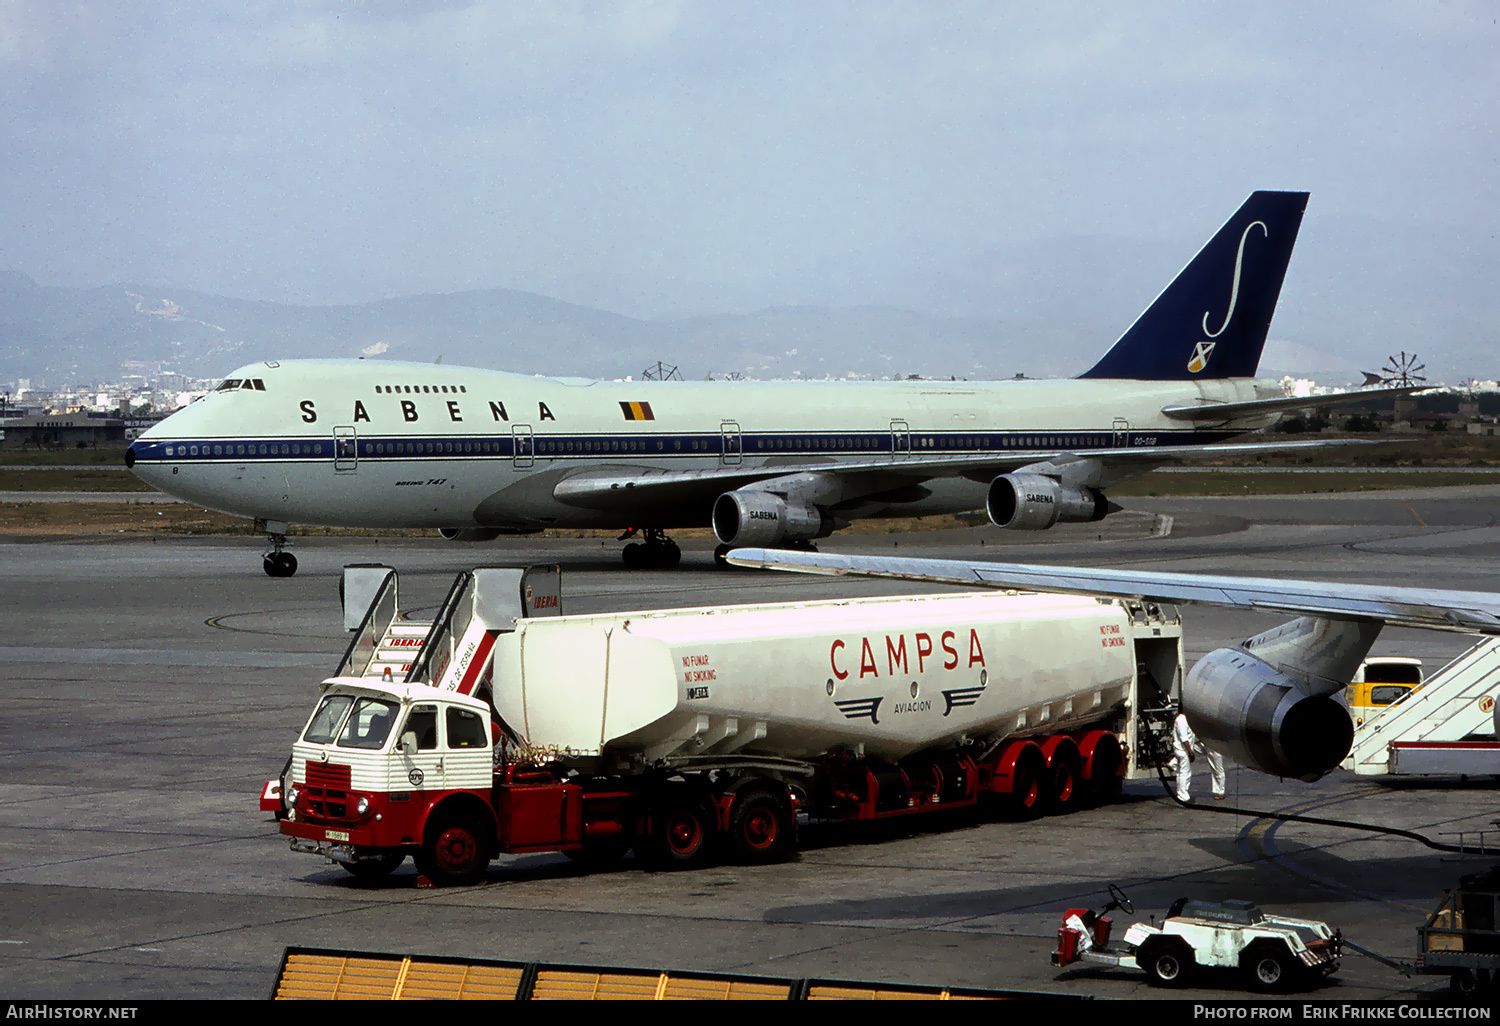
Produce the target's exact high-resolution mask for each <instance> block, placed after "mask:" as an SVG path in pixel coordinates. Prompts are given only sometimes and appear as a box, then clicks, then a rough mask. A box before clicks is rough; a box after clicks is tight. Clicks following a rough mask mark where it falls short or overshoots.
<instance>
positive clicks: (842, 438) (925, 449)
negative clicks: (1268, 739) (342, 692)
mask: <svg viewBox="0 0 1500 1026" xmlns="http://www.w3.org/2000/svg"><path fill="white" fill-rule="evenodd" d="M1240 433H1241V432H1236V431H1192V430H1187V431H1131V432H1128V433H1123V434H1122V435H1120V436H1116V434H1115V433H1114V432H1112V431H993V432H963V433H957V432H903V433H902V436H901V438H900V442H899V448H895V450H894V451H895V452H896V453H898V454H899V455H900V456H903V457H912V458H914V457H919V456H955V455H960V456H961V455H970V454H974V455H982V454H984V453H988V452H997V453H998V452H1006V453H1014V452H1022V453H1024V452H1028V451H1035V452H1039V453H1050V452H1058V451H1068V450H1072V449H1122V450H1123V449H1132V448H1139V447H1140V446H1142V445H1202V444H1208V443H1210V442H1218V441H1223V440H1224V439H1226V438H1232V437H1234V436H1235V435H1237V434H1240ZM517 441H518V440H517V438H516V437H514V436H512V435H488V436H486V435H467V436H459V437H454V436H452V435H427V436H411V435H400V436H393V435H373V436H359V437H357V438H351V439H348V440H347V441H345V440H343V439H340V440H339V441H338V442H337V443H336V442H335V441H334V440H333V439H331V438H329V437H327V436H321V437H319V438H316V439H308V438H301V439H286V438H253V439H252V438H246V439H238V438H237V439H234V440H232V441H228V440H225V439H223V438H219V439H205V440H201V441H194V440H191V439H190V440H186V441H177V440H173V441H149V442H143V441H137V442H135V443H134V445H133V449H134V452H135V458H136V461H137V462H145V463H150V462H164V463H184V462H187V463H192V462H213V461H221V462H222V461H225V460H232V461H236V462H246V461H257V462H259V461H265V462H320V461H327V460H331V459H333V458H334V456H335V454H337V456H338V457H339V458H340V459H349V458H354V457H357V458H358V459H360V460H374V461H380V460H390V461H393V462H394V461H405V460H412V459H427V458H441V459H444V460H447V459H454V458H466V459H475V460H481V461H482V460H486V459H503V460H509V459H512V458H514V457H515V455H516V451H517V448H518V446H517ZM522 441H524V443H525V444H524V445H521V446H519V448H520V450H521V456H522V458H532V459H537V460H558V459H569V458H578V457H586V458H590V459H594V458H599V457H610V456H617V457H621V458H625V459H628V458H631V457H663V456H671V457H688V458H691V457H702V456H723V455H726V454H727V455H731V456H735V455H738V456H741V457H767V456H787V455H791V456H819V455H830V454H832V455H840V456H871V457H874V456H888V455H891V454H892V452H893V447H894V446H896V442H895V440H894V439H893V437H892V435H891V434H890V433H889V432H878V433H869V432H865V433H850V432H786V433H776V434H765V433H757V434H744V435H740V436H738V443H739V444H738V445H735V444H734V440H733V439H726V438H725V436H723V435H721V434H707V433H705V434H688V435H678V434H671V435H659V434H632V435H618V434H603V435H540V434H538V435H531V436H527V437H525V438H524V439H522ZM726 442H727V443H728V444H726ZM336 450H337V453H336ZM351 450H352V451H351Z"/></svg>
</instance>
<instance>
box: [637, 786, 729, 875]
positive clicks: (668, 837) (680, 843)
mask: <svg viewBox="0 0 1500 1026" xmlns="http://www.w3.org/2000/svg"><path fill="white" fill-rule="evenodd" d="M653 818H654V819H655V822H654V823H653V824H652V841H653V847H654V848H655V851H656V855H657V857H658V858H659V859H660V860H661V863H662V865H663V866H665V867H666V868H668V869H685V868H687V867H688V866H696V865H698V864H699V863H701V862H703V861H704V860H705V859H706V858H707V857H708V849H709V838H710V837H711V836H712V833H713V828H714V819H713V817H712V816H710V815H709V812H708V810H707V809H706V808H705V807H704V806H702V805H700V804H698V803H696V802H679V803H676V804H669V805H667V806H666V807H665V808H664V809H663V810H662V812H661V814H660V815H659V816H655V817H653Z"/></svg>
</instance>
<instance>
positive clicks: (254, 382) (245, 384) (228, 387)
mask: <svg viewBox="0 0 1500 1026" xmlns="http://www.w3.org/2000/svg"><path fill="white" fill-rule="evenodd" d="M236 389H249V390H250V391H252V392H264V391H265V390H266V382H265V379H263V378H225V379H224V380H223V381H221V382H220V383H219V387H218V388H216V389H214V391H215V392H233V391H235V390H236Z"/></svg>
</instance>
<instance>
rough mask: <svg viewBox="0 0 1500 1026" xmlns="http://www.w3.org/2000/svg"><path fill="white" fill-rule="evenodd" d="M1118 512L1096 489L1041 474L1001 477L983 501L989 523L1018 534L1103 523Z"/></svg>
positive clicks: (991, 486)
mask: <svg viewBox="0 0 1500 1026" xmlns="http://www.w3.org/2000/svg"><path fill="white" fill-rule="evenodd" d="M1116 509H1119V507H1118V506H1115V505H1114V503H1112V502H1110V501H1109V500H1108V499H1107V498H1105V497H1104V493H1103V492H1101V491H1099V490H1098V489H1096V488H1074V487H1071V486H1069V485H1065V484H1063V483H1062V482H1061V481H1058V480H1057V479H1056V478H1051V477H1047V476H1045V475H1042V474H1001V475H1000V476H999V477H997V478H995V479H994V480H993V481H991V482H990V490H989V494H988V495H986V496H985V500H984V510H985V512H986V513H988V514H989V516H990V523H992V524H994V525H995V526H996V527H1008V528H1011V529H1012V530H1016V531H1045V530H1046V529H1047V528H1049V527H1051V526H1052V525H1053V524H1057V523H1064V524H1072V523H1082V522H1085V521H1091V520H1103V519H1104V518H1105V517H1106V516H1108V515H1109V514H1110V513H1112V512H1114V510H1116Z"/></svg>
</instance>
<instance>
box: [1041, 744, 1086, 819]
mask: <svg viewBox="0 0 1500 1026" xmlns="http://www.w3.org/2000/svg"><path fill="white" fill-rule="evenodd" d="M1044 779H1045V780H1046V782H1047V785H1048V786H1047V794H1046V796H1045V797H1046V799H1047V801H1046V805H1047V810H1048V811H1049V812H1052V813H1056V814H1058V815H1062V814H1064V813H1068V812H1072V811H1073V810H1074V809H1076V808H1078V806H1079V805H1080V804H1082V798H1083V770H1082V768H1081V767H1080V766H1079V764H1078V756H1077V754H1076V753H1075V751H1074V750H1073V749H1072V748H1071V747H1060V748H1059V749H1058V750H1057V751H1056V752H1055V753H1054V754H1053V756H1052V765H1051V766H1049V767H1047V775H1046V777H1045V778H1044Z"/></svg>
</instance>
